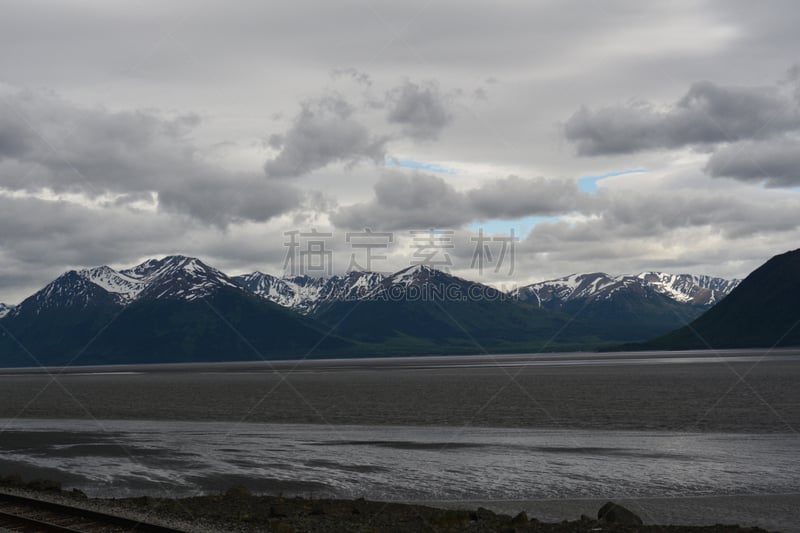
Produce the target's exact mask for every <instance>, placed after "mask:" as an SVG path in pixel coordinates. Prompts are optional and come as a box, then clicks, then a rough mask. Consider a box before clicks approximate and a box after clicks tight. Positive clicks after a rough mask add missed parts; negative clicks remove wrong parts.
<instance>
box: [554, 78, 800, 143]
mask: <svg viewBox="0 0 800 533" xmlns="http://www.w3.org/2000/svg"><path fill="white" fill-rule="evenodd" d="M792 92H793V91H792V90H787V87H786V86H785V85H772V86H752V87H732V86H722V85H717V84H715V83H712V82H708V81H703V82H696V83H694V84H692V85H691V87H690V88H689V90H688V92H687V93H686V94H685V95H684V96H683V97H682V98H680V99H679V100H678V101H677V102H675V103H674V104H672V105H670V106H668V107H666V108H663V109H662V108H658V107H656V106H655V105H653V104H651V103H647V102H634V103H631V104H628V105H623V106H612V107H604V108H601V109H599V110H596V111H593V110H591V109H589V108H587V107H582V108H581V109H579V110H578V111H577V112H575V114H573V115H572V116H571V117H570V118H569V120H567V122H566V124H565V127H564V132H565V135H566V137H567V139H569V140H570V141H572V142H573V143H575V145H576V147H577V150H578V154H579V155H584V156H596V155H611V154H625V153H632V152H638V151H641V150H657V149H674V148H681V147H685V146H694V145H715V144H717V143H725V142H735V141H741V140H751V139H768V138H771V137H774V136H776V135H781V134H783V133H786V132H790V131H796V130H798V129H800V108H798V101H797V100H796V99H795V98H794V95H793V94H792Z"/></svg>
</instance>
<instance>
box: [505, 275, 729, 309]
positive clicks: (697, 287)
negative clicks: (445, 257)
mask: <svg viewBox="0 0 800 533" xmlns="http://www.w3.org/2000/svg"><path fill="white" fill-rule="evenodd" d="M738 284H739V280H737V279H732V280H728V279H724V278H715V277H711V276H695V275H691V274H666V273H663V272H653V271H650V272H641V273H639V274H635V275H621V276H609V275H608V274H606V273H603V272H592V273H586V274H570V275H569V276H565V277H563V278H557V279H553V280H547V281H541V282H538V283H533V284H531V285H526V286H524V287H520V288H518V289H516V290H515V291H514V293H515V294H516V295H517V296H518V297H519V298H520V299H522V300H535V301H537V302H538V304H539V306H543V305H544V304H551V305H550V306H551V307H553V306H554V304H563V303H566V302H568V301H575V300H599V299H611V298H614V294H616V293H619V292H620V291H625V292H630V291H636V292H638V293H640V294H641V295H642V296H643V297H646V296H647V294H652V293H657V294H661V295H663V296H666V297H667V298H669V299H670V300H673V301H675V302H679V303H686V304H690V305H695V306H700V307H704V306H711V305H714V304H715V303H716V302H718V301H719V300H721V299H722V298H724V297H725V296H726V295H727V294H728V293H730V292H731V291H732V290H733V289H734V288H735V287H736V285H738Z"/></svg>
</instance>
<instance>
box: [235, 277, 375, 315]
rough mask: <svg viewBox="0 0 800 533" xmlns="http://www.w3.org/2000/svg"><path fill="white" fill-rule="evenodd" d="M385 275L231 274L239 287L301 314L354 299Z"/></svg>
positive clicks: (364, 293) (367, 291)
mask: <svg viewBox="0 0 800 533" xmlns="http://www.w3.org/2000/svg"><path fill="white" fill-rule="evenodd" d="M384 278H385V276H384V275H383V274H380V273H378V272H357V271H353V272H348V273H346V274H343V275H341V276H332V277H330V278H313V277H310V276H305V275H304V276H293V277H285V278H279V277H276V276H272V275H270V274H264V273H262V272H253V273H250V274H245V275H241V276H236V277H234V278H233V279H234V281H236V282H237V283H239V284H240V285H241V286H242V287H244V288H245V289H247V290H248V291H250V292H252V293H253V294H255V295H257V296H260V297H261V298H265V299H267V300H270V301H271V302H274V303H276V304H278V305H281V306H283V307H288V308H290V309H293V310H295V311H297V312H299V313H302V314H304V315H309V314H311V313H313V312H314V311H316V310H317V309H318V308H319V307H320V306H321V305H323V304H325V303H327V302H331V301H342V300H357V299H361V298H363V297H364V296H366V295H367V294H369V293H370V292H372V291H373V290H374V289H375V288H376V287H377V286H378V285H380V284H381V282H382V281H383V280H384Z"/></svg>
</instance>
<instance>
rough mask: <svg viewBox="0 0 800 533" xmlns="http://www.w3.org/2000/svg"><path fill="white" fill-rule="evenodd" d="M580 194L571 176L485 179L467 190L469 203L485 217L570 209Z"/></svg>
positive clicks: (573, 206)
mask: <svg viewBox="0 0 800 533" xmlns="http://www.w3.org/2000/svg"><path fill="white" fill-rule="evenodd" d="M581 196H582V194H581V193H580V192H579V191H578V187H577V185H576V183H575V181H574V180H567V179H545V178H542V177H539V178H520V177H518V176H509V177H507V178H504V179H499V180H494V181H491V182H488V183H484V184H483V185H481V186H480V187H478V188H476V189H473V190H471V191H469V192H468V193H467V198H468V199H469V204H470V205H471V206H472V207H473V208H474V209H475V211H476V212H477V213H479V214H480V215H481V216H482V217H485V218H519V217H524V216H530V215H558V214H563V213H569V212H570V211H573V210H575V209H576V207H577V204H578V201H579V199H580V198H581Z"/></svg>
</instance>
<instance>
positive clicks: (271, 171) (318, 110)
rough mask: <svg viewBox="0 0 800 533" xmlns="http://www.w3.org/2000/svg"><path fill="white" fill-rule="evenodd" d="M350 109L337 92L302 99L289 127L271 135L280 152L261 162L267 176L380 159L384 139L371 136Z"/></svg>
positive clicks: (297, 174)
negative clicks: (277, 135)
mask: <svg viewBox="0 0 800 533" xmlns="http://www.w3.org/2000/svg"><path fill="white" fill-rule="evenodd" d="M354 112H355V109H354V108H353V106H352V105H350V104H349V103H348V102H347V101H346V100H345V99H344V98H342V97H341V96H338V95H328V96H325V97H323V98H320V99H317V100H313V101H307V102H304V103H303V104H302V107H301V110H300V113H299V114H298V115H297V116H296V117H295V118H294V121H293V123H292V125H291V127H290V128H289V130H288V131H287V132H286V133H285V134H284V135H283V136H281V137H275V138H274V140H275V143H273V145H279V146H280V152H279V153H278V155H276V156H275V157H274V158H273V159H271V160H269V161H267V163H266V164H265V165H264V170H265V171H266V173H267V176H269V177H271V178H285V177H297V176H301V175H303V174H307V173H309V172H312V171H314V170H317V169H319V168H322V167H324V166H326V165H328V164H330V163H335V162H345V163H350V164H353V163H357V162H359V161H362V160H365V159H366V160H372V161H375V162H376V163H377V162H380V161H383V159H384V157H385V144H386V141H387V138H386V137H373V136H372V135H371V134H370V132H369V130H368V129H367V127H366V126H364V125H363V124H362V123H361V122H359V121H358V120H357V119H356V118H355V116H354ZM270 142H271V143H272V138H271V141H270Z"/></svg>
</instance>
